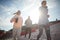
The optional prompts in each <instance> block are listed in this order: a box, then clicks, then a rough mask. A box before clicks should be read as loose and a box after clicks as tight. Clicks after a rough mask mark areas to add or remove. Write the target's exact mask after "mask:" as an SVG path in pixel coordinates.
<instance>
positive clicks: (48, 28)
mask: <svg viewBox="0 0 60 40" xmlns="http://www.w3.org/2000/svg"><path fill="white" fill-rule="evenodd" d="M45 31H46V36H47V40H51V35H50V27H49V26H48V27H47V28H46V27H45Z"/></svg>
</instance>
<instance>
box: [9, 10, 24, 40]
mask: <svg viewBox="0 0 60 40" xmlns="http://www.w3.org/2000/svg"><path fill="white" fill-rule="evenodd" d="M10 22H11V23H13V40H16V39H17V40H20V33H21V27H22V24H23V19H22V17H21V11H20V10H18V11H17V12H16V13H14V17H13V18H12V19H11V20H10Z"/></svg>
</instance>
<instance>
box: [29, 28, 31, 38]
mask: <svg viewBox="0 0 60 40" xmlns="http://www.w3.org/2000/svg"><path fill="white" fill-rule="evenodd" d="M30 37H31V28H29V39H30Z"/></svg>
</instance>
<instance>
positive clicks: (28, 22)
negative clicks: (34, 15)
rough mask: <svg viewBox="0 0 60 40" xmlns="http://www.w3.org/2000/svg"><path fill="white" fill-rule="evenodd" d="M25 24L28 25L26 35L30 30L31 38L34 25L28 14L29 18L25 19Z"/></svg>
mask: <svg viewBox="0 0 60 40" xmlns="http://www.w3.org/2000/svg"><path fill="white" fill-rule="evenodd" d="M25 25H26V30H25V32H26V33H25V37H26V35H27V33H28V32H29V38H30V37H31V26H32V21H31V19H30V16H28V18H27V20H26V21H25Z"/></svg>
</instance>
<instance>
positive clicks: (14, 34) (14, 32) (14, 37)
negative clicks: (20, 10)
mask: <svg viewBox="0 0 60 40" xmlns="http://www.w3.org/2000/svg"><path fill="white" fill-rule="evenodd" d="M13 40H16V29H14V28H13Z"/></svg>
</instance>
